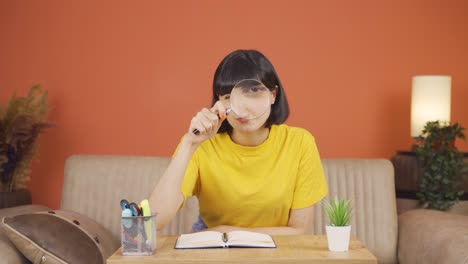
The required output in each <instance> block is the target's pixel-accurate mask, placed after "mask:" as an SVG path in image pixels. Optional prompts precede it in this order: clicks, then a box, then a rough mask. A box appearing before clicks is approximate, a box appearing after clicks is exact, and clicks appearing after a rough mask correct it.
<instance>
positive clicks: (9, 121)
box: [0, 85, 52, 192]
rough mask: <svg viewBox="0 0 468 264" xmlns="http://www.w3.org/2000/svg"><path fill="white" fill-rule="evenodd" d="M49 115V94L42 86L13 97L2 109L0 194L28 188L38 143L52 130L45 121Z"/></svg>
mask: <svg viewBox="0 0 468 264" xmlns="http://www.w3.org/2000/svg"><path fill="white" fill-rule="evenodd" d="M47 112H48V100H47V92H46V91H44V90H42V89H41V88H40V86H39V85H36V86H33V87H32V88H31V89H30V90H29V93H28V95H27V96H25V97H17V96H16V95H13V96H12V97H11V98H10V100H9V101H8V103H7V104H6V107H2V106H1V105H0V192H15V191H18V190H20V189H22V188H24V187H25V182H26V181H27V180H29V173H30V163H31V161H32V160H33V158H34V155H35V153H36V149H37V139H38V137H39V135H40V134H41V133H42V132H43V131H44V130H45V129H46V128H49V127H51V126H52V124H51V123H49V122H47V121H46V117H47Z"/></svg>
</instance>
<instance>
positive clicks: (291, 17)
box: [0, 0, 468, 208]
mask: <svg viewBox="0 0 468 264" xmlns="http://www.w3.org/2000/svg"><path fill="white" fill-rule="evenodd" d="M467 14H468V1H462V0H460V1H445V0H440V1H422V0H421V1H406V0H398V1H374V0H365V1H345V0H343V1H271V0H270V1H244V0H243V1H218V0H213V1H189V0H187V1H137V2H134V1H133V2H132V1H130V2H129V1H115V0H113V1H62V0H56V1H34V0H30V1H25V0H18V1H1V2H0V101H2V102H4V101H5V100H6V99H7V98H8V97H9V96H10V95H11V94H12V92H13V91H17V92H18V93H19V94H24V93H25V92H26V91H27V89H29V87H30V86H31V85H33V84H36V83H40V84H42V87H43V88H45V89H47V90H48V91H49V93H50V103H51V105H52V107H53V110H52V111H51V113H50V119H51V120H53V121H54V122H56V123H57V124H58V127H56V128H54V129H52V130H49V131H48V132H47V133H46V134H44V137H43V138H42V139H41V147H40V157H39V159H38V161H36V162H35V163H34V166H33V174H32V180H31V182H30V184H29V186H30V188H31V190H32V192H33V200H34V202H35V203H41V204H46V205H49V206H50V207H52V208H57V207H59V205H60V195H61V186H62V183H63V169H64V162H65V160H66V158H67V157H69V156H70V155H72V154H78V153H91V154H119V155H170V154H171V153H172V151H173V149H174V147H175V146H176V144H177V142H178V140H179V138H180V137H181V136H182V134H183V133H184V132H185V131H186V129H187V125H188V123H189V120H190V119H191V117H192V115H193V114H194V113H195V112H196V111H197V110H198V109H200V108H201V107H204V106H208V104H209V102H210V93H211V90H210V89H211V81H212V77H213V73H214V70H215V68H216V66H217V64H218V63H219V62H220V60H221V59H222V58H223V57H224V56H225V55H227V54H228V53H229V52H231V51H233V50H235V49H238V48H255V49H258V50H260V51H262V52H264V53H265V54H266V55H267V56H268V57H269V58H270V59H271V61H272V62H273V63H274V65H275V66H276V68H277V71H278V72H279V74H280V77H281V79H282V81H283V83H284V85H285V88H286V92H287V95H288V97H289V100H290V104H291V108H292V114H291V117H290V119H289V120H288V122H287V123H288V124H290V125H296V126H301V127H305V128H307V129H308V130H309V131H311V132H312V133H313V134H314V135H315V137H316V139H317V143H318V146H319V149H320V151H321V154H322V156H323V157H327V158H332V157H333V158H335V157H384V158H390V157H391V156H392V155H393V154H394V153H395V151H396V150H408V149H409V147H410V145H411V144H412V140H411V138H410V94H411V77H412V76H413V75H419V74H447V75H451V76H452V78H453V84H452V120H453V121H459V122H461V124H462V125H464V126H465V127H468V115H467V110H468V107H467V105H466V101H467V99H468V48H467V47H468V15H467ZM458 146H459V147H460V148H461V149H462V150H465V151H468V144H467V143H462V142H459V144H458Z"/></svg>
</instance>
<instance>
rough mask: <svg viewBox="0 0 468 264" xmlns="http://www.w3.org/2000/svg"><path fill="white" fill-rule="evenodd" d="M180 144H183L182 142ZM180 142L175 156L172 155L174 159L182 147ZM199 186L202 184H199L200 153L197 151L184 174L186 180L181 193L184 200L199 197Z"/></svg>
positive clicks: (183, 181) (183, 182)
mask: <svg viewBox="0 0 468 264" xmlns="http://www.w3.org/2000/svg"><path fill="white" fill-rule="evenodd" d="M180 142H182V140H181V141H180ZM180 142H179V145H178V146H177V148H176V150H175V151H174V154H173V155H172V157H174V156H175V155H176V154H177V151H178V150H179V147H180ZM199 186H200V182H199V162H198V151H195V152H194V153H193V155H192V157H191V158H190V161H189V163H188V165H187V168H186V170H185V174H184V179H183V180H182V186H181V188H180V191H181V192H182V195H183V196H184V200H187V199H188V198H190V197H192V196H194V195H197V194H198V190H199Z"/></svg>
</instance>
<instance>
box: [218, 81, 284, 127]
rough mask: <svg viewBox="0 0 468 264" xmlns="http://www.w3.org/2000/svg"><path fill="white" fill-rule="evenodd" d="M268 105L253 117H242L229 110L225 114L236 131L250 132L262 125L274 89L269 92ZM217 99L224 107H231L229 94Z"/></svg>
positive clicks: (267, 115) (269, 108) (265, 119)
mask: <svg viewBox="0 0 468 264" xmlns="http://www.w3.org/2000/svg"><path fill="white" fill-rule="evenodd" d="M268 94H269V96H268V97H269V106H268V107H267V108H266V111H265V112H264V113H263V114H261V115H260V116H258V117H255V118H253V119H248V118H244V117H242V116H239V115H238V114H236V113H235V111H231V112H230V113H229V114H228V115H227V118H226V119H227V121H228V122H229V124H230V125H231V126H232V128H233V129H234V130H236V131H238V132H243V133H251V132H255V131H257V130H259V129H261V128H263V127H264V125H265V122H266V121H267V119H268V117H269V116H270V113H271V105H272V104H273V103H274V101H275V96H276V90H274V91H272V92H269V93H268ZM219 100H220V101H221V102H222V103H223V105H224V107H225V108H226V109H231V98H230V94H226V95H222V96H219Z"/></svg>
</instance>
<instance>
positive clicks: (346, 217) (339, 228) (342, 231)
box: [322, 196, 352, 251]
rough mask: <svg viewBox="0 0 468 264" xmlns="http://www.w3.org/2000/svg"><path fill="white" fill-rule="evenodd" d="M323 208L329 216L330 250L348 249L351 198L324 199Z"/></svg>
mask: <svg viewBox="0 0 468 264" xmlns="http://www.w3.org/2000/svg"><path fill="white" fill-rule="evenodd" d="M322 205H323V208H324V209H325V212H326V214H327V216H328V224H327V226H326V233H327V241H328V249H329V250H330V251H348V249H349V240H350V236H351V225H349V221H350V220H351V212H352V209H351V207H350V200H346V199H339V198H338V197H336V196H335V198H333V199H331V201H327V200H323V202H322Z"/></svg>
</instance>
